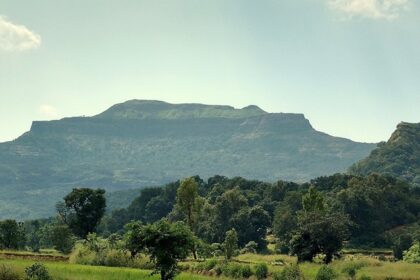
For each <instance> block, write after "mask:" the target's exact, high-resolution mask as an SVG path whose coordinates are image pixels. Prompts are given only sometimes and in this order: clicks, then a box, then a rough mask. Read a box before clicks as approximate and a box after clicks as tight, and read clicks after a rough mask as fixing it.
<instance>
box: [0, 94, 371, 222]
mask: <svg viewBox="0 0 420 280" xmlns="http://www.w3.org/2000/svg"><path fill="white" fill-rule="evenodd" d="M374 147H375V145H374V144H366V143H357V142H353V141H351V140H348V139H344V138H338V137H333V136H330V135H327V134H325V133H322V132H318V131H316V130H314V129H313V128H312V126H311V124H310V123H309V121H308V120H307V119H305V117H304V116H303V115H302V114H284V113H267V112H265V111H263V110H262V109H260V108H259V107H257V106H248V107H245V108H243V109H235V108H233V107H230V106H213V105H202V104H169V103H165V102H161V101H143V100H131V101H127V102H125V103H122V104H117V105H114V106H112V107H111V108H109V109H108V110H106V111H104V112H103V113H101V114H99V115H96V116H93V117H75V118H64V119H61V120H56V121H35V122H33V124H32V127H31V130H30V131H29V132H26V133H25V134H23V135H22V136H21V137H19V138H18V139H16V140H14V141H11V142H6V143H2V144H0V191H1V194H2V195H1V196H0V218H4V217H15V218H24V219H27V218H34V217H40V216H46V215H50V214H51V213H53V211H54V204H55V202H56V201H58V200H59V199H60V198H61V197H62V196H63V195H65V194H66V193H67V192H68V191H69V190H70V189H71V188H73V187H76V186H84V187H102V188H105V189H107V190H110V191H112V190H122V189H130V188H139V187H144V186H151V185H161V184H164V183H167V182H170V181H173V180H177V179H179V178H182V177H186V176H191V175H200V176H201V177H203V178H205V177H210V176H213V175H215V174H220V175H225V176H229V177H233V176H242V177H246V178H249V179H260V180H265V181H275V180H279V179H285V180H294V181H306V180H309V179H311V178H314V177H317V176H320V175H327V174H332V173H335V172H341V171H344V170H346V169H347V168H348V167H349V166H350V165H351V164H353V163H354V162H356V161H358V160H360V159H362V158H364V157H366V156H367V155H368V154H369V153H370V151H371V150H372V149H373V148H374Z"/></svg>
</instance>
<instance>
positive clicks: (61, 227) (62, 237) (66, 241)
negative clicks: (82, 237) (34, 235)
mask: <svg viewBox="0 0 420 280" xmlns="http://www.w3.org/2000/svg"><path fill="white" fill-rule="evenodd" d="M43 233H44V235H45V236H44V239H48V240H49V242H51V245H52V246H53V247H54V249H56V250H58V251H60V252H62V253H64V254H68V253H70V252H71V250H72V249H73V246H74V243H75V241H76V238H75V236H74V235H73V233H72V231H71V230H70V228H69V227H68V226H67V225H65V224H51V225H49V226H47V227H46V228H45V229H44V232H43Z"/></svg>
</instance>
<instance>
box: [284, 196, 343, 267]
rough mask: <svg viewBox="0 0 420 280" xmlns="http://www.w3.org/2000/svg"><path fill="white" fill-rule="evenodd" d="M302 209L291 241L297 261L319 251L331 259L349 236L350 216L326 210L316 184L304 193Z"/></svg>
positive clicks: (313, 255)
mask: <svg viewBox="0 0 420 280" xmlns="http://www.w3.org/2000/svg"><path fill="white" fill-rule="evenodd" d="M302 204H303V208H304V209H303V210H302V211H300V212H299V214H298V228H297V231H296V232H295V234H294V236H293V237H292V239H291V241H290V247H291V252H292V254H295V255H297V257H298V261H312V259H313V258H314V257H315V255H316V254H318V253H323V254H325V259H324V261H325V263H329V262H331V260H332V258H333V256H334V255H337V253H338V252H339V250H340V249H341V248H342V246H343V241H344V240H345V239H346V238H347V237H348V227H349V223H350V222H349V219H348V217H347V216H346V215H344V214H342V213H340V212H333V211H331V210H330V211H327V210H326V207H325V204H324V198H323V197H322V195H321V194H320V193H318V192H317V191H316V190H315V189H314V188H310V190H309V192H308V194H306V195H304V196H303V197H302Z"/></svg>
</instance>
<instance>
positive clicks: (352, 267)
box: [342, 261, 367, 279]
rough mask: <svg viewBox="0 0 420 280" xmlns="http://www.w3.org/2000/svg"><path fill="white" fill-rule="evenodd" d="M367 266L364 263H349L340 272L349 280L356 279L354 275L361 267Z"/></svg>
mask: <svg viewBox="0 0 420 280" xmlns="http://www.w3.org/2000/svg"><path fill="white" fill-rule="evenodd" d="M365 266H367V263H366V262H361V261H360V262H354V261H353V262H350V263H348V264H346V266H344V268H343V269H342V272H343V273H345V274H347V276H349V277H350V278H351V279H355V278H356V274H357V271H358V270H359V269H361V268H362V267H365Z"/></svg>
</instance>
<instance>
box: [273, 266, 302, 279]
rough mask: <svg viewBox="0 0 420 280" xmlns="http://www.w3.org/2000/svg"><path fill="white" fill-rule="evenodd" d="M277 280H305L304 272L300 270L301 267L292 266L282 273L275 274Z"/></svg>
mask: <svg viewBox="0 0 420 280" xmlns="http://www.w3.org/2000/svg"><path fill="white" fill-rule="evenodd" d="M274 279H275V280H304V279H305V277H304V276H303V273H302V271H301V270H300V268H299V265H297V264H292V265H290V266H286V267H285V268H284V269H283V271H282V272H280V273H276V274H274Z"/></svg>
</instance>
